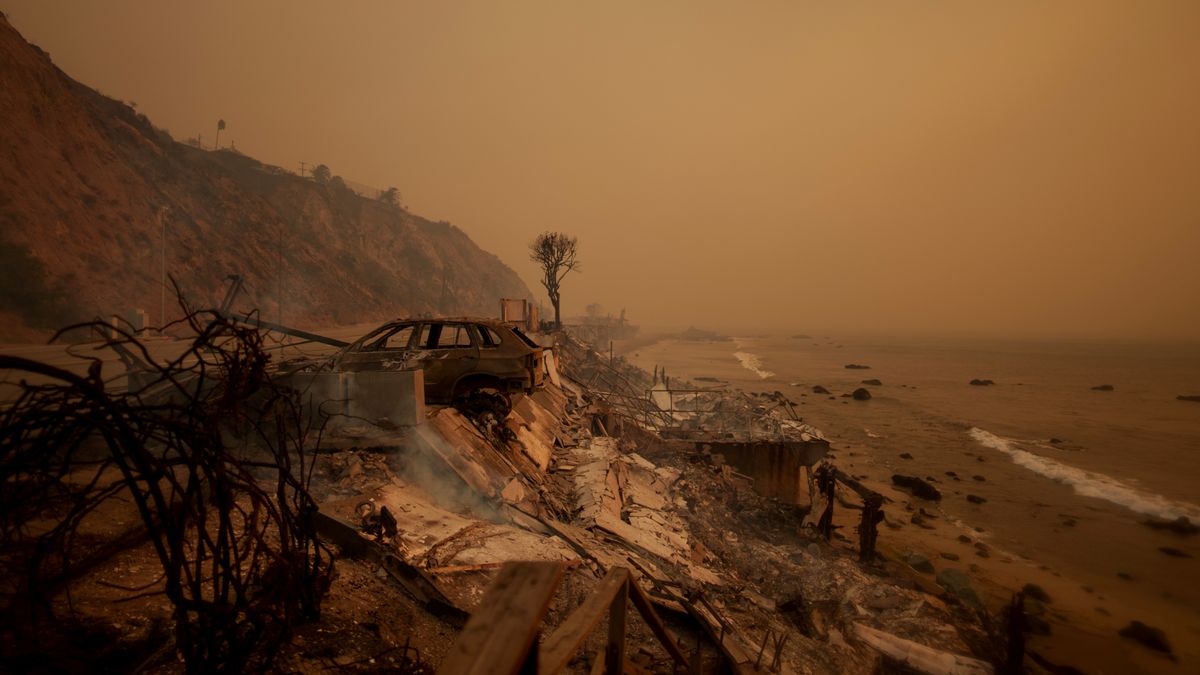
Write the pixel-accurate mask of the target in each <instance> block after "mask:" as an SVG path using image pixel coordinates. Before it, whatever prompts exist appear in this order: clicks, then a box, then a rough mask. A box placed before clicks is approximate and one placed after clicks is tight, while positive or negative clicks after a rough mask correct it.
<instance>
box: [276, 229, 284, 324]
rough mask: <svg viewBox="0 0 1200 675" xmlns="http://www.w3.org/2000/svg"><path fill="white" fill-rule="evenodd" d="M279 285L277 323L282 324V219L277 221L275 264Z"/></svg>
mask: <svg viewBox="0 0 1200 675" xmlns="http://www.w3.org/2000/svg"><path fill="white" fill-rule="evenodd" d="M275 271H276V273H277V275H278V285H279V291H278V293H279V303H278V304H279V318H278V319H277V320H276V322H277V323H279V324H280V325H283V221H280V223H279V261H278V263H277V264H276V265H275Z"/></svg>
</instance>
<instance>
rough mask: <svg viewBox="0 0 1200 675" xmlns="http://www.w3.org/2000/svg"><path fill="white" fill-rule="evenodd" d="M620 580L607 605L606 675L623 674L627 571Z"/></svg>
mask: <svg viewBox="0 0 1200 675" xmlns="http://www.w3.org/2000/svg"><path fill="white" fill-rule="evenodd" d="M623 571H624V572H625V574H624V578H623V579H622V580H621V586H620V589H619V590H618V591H617V595H616V597H615V598H613V601H612V604H611V605H609V607H608V645H606V646H605V648H604V670H605V672H606V673H608V675H624V671H625V607H626V604H627V602H626V601H627V599H628V598H629V571H628V570H623Z"/></svg>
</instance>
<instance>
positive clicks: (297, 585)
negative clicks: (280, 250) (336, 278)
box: [0, 307, 333, 673]
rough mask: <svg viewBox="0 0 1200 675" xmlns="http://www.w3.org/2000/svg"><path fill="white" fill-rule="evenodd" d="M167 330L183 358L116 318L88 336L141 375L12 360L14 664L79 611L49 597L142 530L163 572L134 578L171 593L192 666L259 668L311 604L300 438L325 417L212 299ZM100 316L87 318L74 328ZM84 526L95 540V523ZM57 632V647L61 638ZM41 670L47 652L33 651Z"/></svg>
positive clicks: (325, 572) (5, 507)
mask: <svg viewBox="0 0 1200 675" xmlns="http://www.w3.org/2000/svg"><path fill="white" fill-rule="evenodd" d="M185 314H186V317H185V318H184V319H183V320H182V321H180V322H177V323H176V324H173V325H172V326H169V327H168V329H170V330H174V331H183V330H186V331H187V332H188V333H189V334H190V337H189V338H188V339H187V343H186V347H185V348H184V349H183V351H182V353H181V354H179V355H178V356H176V357H174V358H171V359H169V360H167V361H165V362H164V361H160V360H156V359H155V358H154V357H152V355H151V353H150V351H149V350H148V348H147V345H146V344H145V343H144V342H143V341H142V340H140V339H139V338H138V337H136V336H135V335H134V334H132V332H129V331H125V330H123V329H120V328H118V329H117V330H116V337H115V338H113V339H110V340H109V341H107V342H106V343H104V344H102V345H101V346H100V348H101V349H103V348H109V349H112V350H115V351H117V352H118V353H120V354H122V357H123V359H124V360H126V362H127V365H128V364H130V363H131V362H135V363H136V365H137V366H139V368H140V371H139V372H138V376H137V377H136V378H133V377H131V378H129V380H128V382H129V386H128V387H127V388H125V387H122V386H120V385H121V384H122V383H123V381H124V380H125V374H122V375H121V377H120V380H118V379H117V378H114V380H112V381H106V380H105V379H104V378H103V374H102V361H101V359H100V358H98V357H96V356H88V357H84V358H87V359H88V360H89V361H90V366H89V368H88V370H87V374H86V375H78V374H76V373H73V372H70V371H67V370H63V369H60V368H57V367H54V366H50V365H47V364H44V363H40V362H36V361H30V360H27V359H23V358H18V357H13V356H0V369H3V370H6V371H8V372H10V373H14V374H16V375H17V376H18V377H19V378H20V382H19V385H18V394H17V396H16V399H15V400H14V401H12V402H11V404H9V405H7V406H6V407H5V408H4V409H3V411H2V412H0V485H3V489H0V573H2V576H3V579H4V582H3V584H0V606H2V607H3V612H2V613H0V615H2V616H3V620H2V621H0V650H2V651H0V655H2V656H3V658H4V659H5V660H6V661H7V662H8V663H9V664H12V665H19V664H21V663H25V662H26V659H29V658H33V657H34V656H35V655H39V656H37V658H39V659H44V658H45V656H44V654H45V651H46V649H48V648H52V647H55V645H54V644H48V642H49V643H53V637H54V636H55V634H56V633H55V631H56V630H62V629H63V626H64V619H66V620H67V623H69V619H70V617H71V615H73V612H74V610H73V609H71V608H70V607H68V608H66V609H65V616H64V608H63V607H62V606H61V603H56V602H55V601H54V598H55V597H56V596H59V594H60V592H61V591H63V590H64V589H65V590H67V591H68V595H67V598H68V599H69V597H70V596H69V583H70V581H71V580H72V579H73V578H76V577H78V576H79V575H82V574H84V573H86V572H87V570H88V568H89V567H92V566H94V565H96V564H98V563H99V562H102V561H103V560H105V559H107V558H108V557H111V556H112V555H115V554H116V553H118V552H120V551H121V550H124V549H126V548H132V547H133V546H136V545H139V544H142V543H144V542H146V541H149V543H150V544H151V546H152V548H153V551H154V554H155V557H156V558H157V560H158V563H159V564H160V565H161V568H162V573H161V575H160V576H159V577H158V579H157V580H155V581H154V582H153V583H151V584H150V585H148V586H146V587H144V588H140V589H131V591H130V592H131V595H133V593H135V592H138V593H140V594H142V595H146V594H162V595H164V596H165V598H166V599H167V600H168V601H169V602H170V604H171V606H172V607H173V610H172V618H173V624H174V629H173V636H174V642H173V645H172V646H173V648H174V649H168V650H165V651H164V652H160V653H159V654H158V655H157V656H158V658H166V659H173V652H174V651H176V650H177V651H178V653H179V654H180V655H181V656H182V657H183V660H184V663H185V664H186V667H187V669H188V671H189V672H197V673H199V672H230V673H233V672H243V671H245V670H247V669H257V668H264V667H266V666H267V665H268V664H269V663H270V662H271V660H272V659H273V657H274V655H275V653H276V651H277V650H278V649H279V648H280V646H282V645H283V644H284V643H285V642H286V640H287V639H288V636H289V635H290V631H291V627H292V626H293V624H295V623H296V622H298V621H301V620H304V619H314V618H316V617H317V616H318V615H319V612H320V608H321V599H322V596H323V595H324V593H325V591H326V590H327V589H328V585H329V583H330V579H331V574H332V566H333V558H332V556H331V554H330V551H329V550H328V549H327V548H326V547H325V546H324V545H323V544H321V542H320V541H319V540H318V538H317V536H316V530H315V527H314V524H313V514H314V513H315V512H316V509H317V505H316V503H315V502H314V501H313V498H312V496H311V495H310V494H309V492H308V482H309V479H310V472H311V470H312V464H311V461H306V459H305V455H304V452H303V450H304V448H305V446H306V445H308V446H310V447H311V446H312V445H313V444H314V443H315V444H317V445H319V436H320V434H319V431H317V430H314V429H310V428H309V427H308V426H307V424H306V423H305V421H304V419H303V416H302V415H301V406H300V401H299V399H298V395H297V394H296V393H295V392H293V391H291V390H288V389H285V388H282V387H278V386H276V385H275V384H274V383H272V381H271V380H270V378H269V377H268V375H267V365H268V361H269V357H268V356H267V354H266V353H265V352H264V349H263V344H262V337H261V334H260V333H259V332H258V331H257V330H255V329H252V328H247V327H244V326H239V325H237V324H235V323H233V322H231V321H228V320H227V319H225V318H224V317H222V316H221V315H220V313H218V312H194V311H189V310H187V308H186V307H185ZM102 327H103V328H105V329H108V327H107V326H103V325H95V323H87V324H81V325H78V326H72V327H70V328H69V329H66V330H73V329H80V328H82V329H100V328H102ZM116 500H123V501H126V502H132V503H133V505H134V506H135V507H136V511H137V514H138V515H139V516H140V522H139V523H138V525H137V526H136V527H134V528H133V529H132V530H130V531H129V532H127V533H126V535H124V536H122V537H118V538H117V539H116V541H109V542H107V543H105V544H102V545H100V546H96V545H94V544H93V545H91V546H87V545H85V544H84V543H83V542H85V540H89V537H88V536H87V535H86V533H87V531H88V528H89V527H90V526H91V525H92V524H93V522H94V521H92V520H90V518H100V517H101V516H100V515H98V512H99V511H100V510H101V509H102V507H105V506H106V505H108V504H110V503H111V502H114V501H116ZM91 539H94V537H92V538H91ZM66 644H69V642H68V643H66ZM39 663H40V664H41V666H39V667H44V666H45V662H44V661H39Z"/></svg>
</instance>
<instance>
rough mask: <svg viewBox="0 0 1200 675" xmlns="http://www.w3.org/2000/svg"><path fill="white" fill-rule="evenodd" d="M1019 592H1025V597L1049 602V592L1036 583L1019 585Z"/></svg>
mask: <svg viewBox="0 0 1200 675" xmlns="http://www.w3.org/2000/svg"><path fill="white" fill-rule="evenodd" d="M1021 592H1022V593H1024V594H1025V597H1028V598H1033V599H1034V600H1037V601H1038V602H1044V603H1049V602H1050V594H1049V593H1047V592H1046V589H1044V588H1042V587H1041V586H1038V585H1037V584H1025V585H1024V586H1022V587H1021Z"/></svg>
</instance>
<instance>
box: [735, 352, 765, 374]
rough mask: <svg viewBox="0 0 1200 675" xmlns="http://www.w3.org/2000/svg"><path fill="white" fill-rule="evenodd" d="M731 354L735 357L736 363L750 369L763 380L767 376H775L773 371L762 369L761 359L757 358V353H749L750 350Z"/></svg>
mask: <svg viewBox="0 0 1200 675" xmlns="http://www.w3.org/2000/svg"><path fill="white" fill-rule="evenodd" d="M733 355H734V356H735V357H737V360H738V363H741V364H742V367H743V368H745V369H746V370H749V371H752V372H753V373H754V374H755V375H758V376H759V377H760V378H762V379H764V380H765V379H767V378H768V377H775V373H772V372H771V371H769V370H764V369H763V367H762V365H763V364H762V359H760V358H758V354H751V353H750V352H734V353H733Z"/></svg>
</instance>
